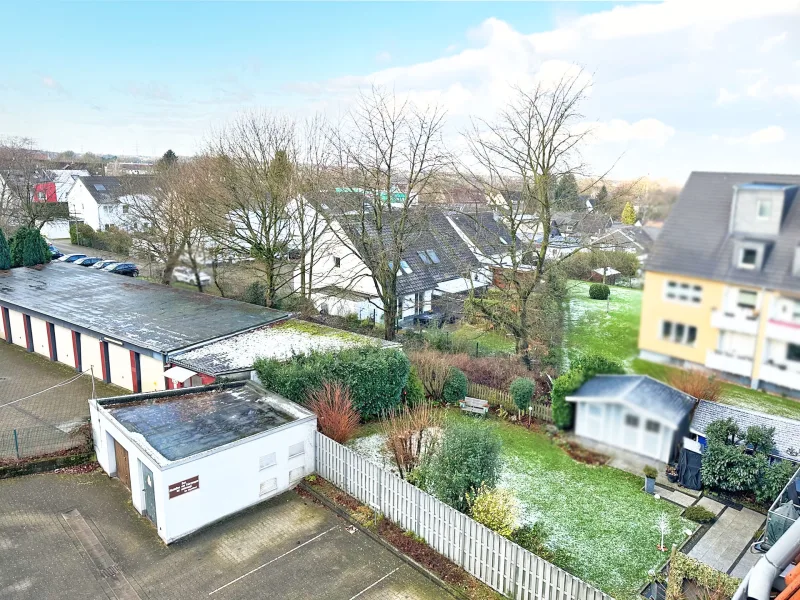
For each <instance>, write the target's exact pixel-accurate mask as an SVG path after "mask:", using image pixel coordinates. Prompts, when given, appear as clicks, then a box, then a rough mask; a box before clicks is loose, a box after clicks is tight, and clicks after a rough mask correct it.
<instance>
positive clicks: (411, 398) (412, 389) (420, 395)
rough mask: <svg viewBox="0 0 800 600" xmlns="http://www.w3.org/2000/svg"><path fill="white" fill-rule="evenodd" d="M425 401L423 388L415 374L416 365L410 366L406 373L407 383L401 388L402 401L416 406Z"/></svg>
mask: <svg viewBox="0 0 800 600" xmlns="http://www.w3.org/2000/svg"><path fill="white" fill-rule="evenodd" d="M423 402H425V388H424V387H422V381H421V380H420V378H419V375H417V369H416V367H411V371H410V372H409V374H408V383H407V384H406V387H405V388H404V389H403V403H404V404H406V405H408V406H417V405H418V404H422V403H423Z"/></svg>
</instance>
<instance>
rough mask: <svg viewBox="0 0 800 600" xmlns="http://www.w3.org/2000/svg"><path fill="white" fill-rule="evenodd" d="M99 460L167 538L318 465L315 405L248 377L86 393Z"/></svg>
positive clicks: (280, 488)
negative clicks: (114, 393)
mask: <svg viewBox="0 0 800 600" xmlns="http://www.w3.org/2000/svg"><path fill="white" fill-rule="evenodd" d="M90 409H91V419H92V433H93V437H94V443H95V452H96V454H97V460H98V462H99V463H100V465H101V466H102V467H103V469H104V470H105V471H106V472H107V473H109V474H110V475H113V476H116V477H118V478H119V479H120V481H122V482H123V483H124V484H125V485H126V486H127V487H128V488H130V490H131V499H132V502H133V506H134V507H135V508H136V510H138V511H139V512H140V513H142V514H143V515H145V516H147V517H148V518H149V519H150V520H151V521H152V522H153V524H154V525H155V527H156V529H157V530H158V535H159V536H160V537H161V538H162V539H163V540H164V541H165V542H166V543H168V544H169V543H171V542H174V541H175V540H177V539H180V538H182V537H184V536H186V535H189V534H190V533H192V532H194V531H197V530H198V529H200V528H202V527H204V526H206V525H208V524H210V523H213V522H215V521H217V520H219V519H222V518H224V517H226V516H228V515H231V514H233V513H236V512H239V511H241V510H243V509H245V508H247V507H249V506H252V505H254V504H257V503H259V502H263V501H264V500H266V499H268V498H270V497H272V496H275V495H277V494H280V493H281V492H284V491H286V490H288V489H290V488H291V487H293V486H294V485H296V484H297V483H298V482H299V481H300V480H301V479H302V478H303V477H304V476H306V475H308V474H310V473H312V472H313V471H314V451H315V450H314V433H315V431H316V428H317V421H316V417H315V416H314V414H313V413H311V412H309V411H307V410H306V409H304V408H302V407H301V406H299V405H298V404H295V403H293V402H290V401H289V400H286V399H285V398H282V397H281V396H278V395H277V394H274V393H272V392H268V391H266V390H264V389H263V388H262V387H260V386H258V385H256V384H254V383H252V382H245V381H239V382H232V383H226V384H217V385H211V386H205V387H196V388H185V389H176V390H168V391H162V392H153V393H149V394H133V395H130V396H118V397H115V398H105V399H102V400H90Z"/></svg>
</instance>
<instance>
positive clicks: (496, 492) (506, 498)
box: [469, 485, 519, 537]
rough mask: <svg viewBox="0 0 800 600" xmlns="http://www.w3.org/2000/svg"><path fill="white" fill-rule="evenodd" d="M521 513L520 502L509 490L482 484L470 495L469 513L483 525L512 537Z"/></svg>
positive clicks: (504, 535)
mask: <svg viewBox="0 0 800 600" xmlns="http://www.w3.org/2000/svg"><path fill="white" fill-rule="evenodd" d="M518 514H519V503H518V502H517V499H516V498H515V497H514V496H513V495H512V494H511V492H509V491H508V490H504V489H500V488H495V489H490V488H487V487H486V486H485V485H482V486H481V487H480V488H479V489H478V491H477V493H476V494H475V496H470V497H469V515H470V516H471V517H472V518H473V519H475V520H476V521H477V522H478V523H480V524H481V525H484V526H486V527H488V528H489V529H491V530H492V531H494V532H496V533H499V534H500V535H502V536H503V537H510V536H511V533H512V532H513V531H514V526H515V525H516V522H517V516H518Z"/></svg>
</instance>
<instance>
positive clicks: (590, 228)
mask: <svg viewBox="0 0 800 600" xmlns="http://www.w3.org/2000/svg"><path fill="white" fill-rule="evenodd" d="M550 221H551V222H552V223H555V225H556V227H558V228H559V229H562V230H566V229H567V227H572V228H573V229H572V232H577V233H586V234H590V235H597V234H600V233H602V232H604V231H606V230H607V229H608V228H609V227H611V225H612V223H613V220H612V219H611V217H610V216H609V215H607V214H605V213H603V212H599V211H596V210H593V211H571V212H554V213H553V214H552V215H551V216H550ZM570 233H571V232H570Z"/></svg>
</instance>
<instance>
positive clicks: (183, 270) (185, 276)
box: [172, 267, 211, 285]
mask: <svg viewBox="0 0 800 600" xmlns="http://www.w3.org/2000/svg"><path fill="white" fill-rule="evenodd" d="M199 276H200V285H209V284H210V283H211V276H210V275H209V274H208V273H204V272H203V271H200V273H199ZM172 278H173V279H174V280H175V281H180V282H181V283H189V284H191V285H196V284H197V281H196V279H195V277H194V271H193V270H192V269H190V268H189V267H175V270H174V271H173V272H172Z"/></svg>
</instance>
